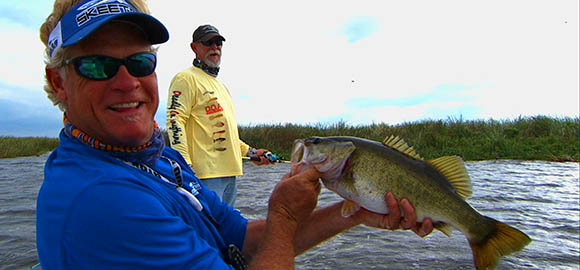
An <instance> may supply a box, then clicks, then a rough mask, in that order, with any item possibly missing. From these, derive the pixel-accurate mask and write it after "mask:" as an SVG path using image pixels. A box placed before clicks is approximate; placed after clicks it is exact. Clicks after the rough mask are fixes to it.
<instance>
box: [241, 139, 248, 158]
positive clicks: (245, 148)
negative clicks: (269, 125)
mask: <svg viewBox="0 0 580 270" xmlns="http://www.w3.org/2000/svg"><path fill="white" fill-rule="evenodd" d="M249 150H250V146H249V145H248V144H247V143H245V142H244V141H242V140H241V139H240V152H241V153H242V157H245V156H246V154H248V151H249Z"/></svg>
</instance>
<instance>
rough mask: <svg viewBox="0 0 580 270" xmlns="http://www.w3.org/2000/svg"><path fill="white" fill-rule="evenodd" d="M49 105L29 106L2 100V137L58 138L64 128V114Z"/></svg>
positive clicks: (0, 132) (0, 129)
mask: <svg viewBox="0 0 580 270" xmlns="http://www.w3.org/2000/svg"><path fill="white" fill-rule="evenodd" d="M47 103H48V102H47ZM47 103H44V104H42V103H41V104H28V103H25V102H18V101H14V100H6V99H0V115H3V117H1V118H0V135H1V136H31V137H57V136H58V132H59V131H60V129H61V128H62V112H60V111H59V110H58V109H57V108H55V107H53V106H51V105H49V104H47Z"/></svg>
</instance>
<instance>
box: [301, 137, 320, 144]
mask: <svg viewBox="0 0 580 270" xmlns="http://www.w3.org/2000/svg"><path fill="white" fill-rule="evenodd" d="M321 141H322V139H321V138H319V137H310V138H308V139H306V140H304V142H305V143H307V144H318V143H320V142H321Z"/></svg>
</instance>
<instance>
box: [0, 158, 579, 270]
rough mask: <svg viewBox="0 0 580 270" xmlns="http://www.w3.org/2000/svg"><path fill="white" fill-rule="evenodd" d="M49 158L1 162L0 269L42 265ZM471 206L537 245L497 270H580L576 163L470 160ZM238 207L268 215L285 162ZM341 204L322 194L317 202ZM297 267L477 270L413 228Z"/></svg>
mask: <svg viewBox="0 0 580 270" xmlns="http://www.w3.org/2000/svg"><path fill="white" fill-rule="evenodd" d="M46 157H47V156H46V155H44V156H41V157H26V158H14V159H0V269H28V268H29V267H30V266H32V265H34V264H35V263H36V261H37V257H36V256H37V254H36V247H35V231H36V229H35V208H36V205H35V204H36V195H37V193H38V189H39V188H40V185H41V183H42V178H43V171H42V169H43V165H44V162H45V160H46ZM467 169H468V171H469V173H470V176H471V179H472V182H473V193H474V194H473V197H472V198H471V199H469V203H470V204H471V205H472V206H473V207H474V208H476V209H478V211H479V212H480V213H482V214H484V215H487V216H490V217H493V218H495V219H498V220H501V221H503V222H506V223H508V224H510V225H512V226H515V227H516V228H518V229H520V230H522V231H524V232H525V233H527V234H528V235H529V236H530V237H531V238H532V239H533V242H532V243H531V244H530V245H528V246H527V247H526V248H525V249H524V250H522V251H520V252H517V253H515V254H512V255H511V256H508V257H505V258H504V259H503V260H502V261H501V262H500V264H499V266H498V269H506V270H507V269H574V270H578V269H580V263H579V260H580V244H579V243H580V196H579V193H580V186H579V174H580V173H579V170H580V167H579V164H578V163H555V162H538V161H512V160H509V161H504V160H502V161H481V162H468V163H467ZM244 170H245V175H244V176H243V177H242V178H241V179H240V182H239V194H238V201H237V206H238V208H239V209H240V211H242V213H243V214H244V215H245V216H247V217H249V218H261V217H264V215H265V213H266V206H267V201H268V196H269V194H270V192H271V191H272V189H273V187H274V185H275V184H276V182H277V181H278V180H279V179H280V178H281V177H282V176H283V175H284V174H285V173H286V172H287V171H288V170H289V166H288V165H287V164H277V165H274V166H261V167H258V166H255V165H253V164H252V163H245V164H244ZM337 200H339V197H338V196H336V195H335V194H333V193H331V192H329V191H328V190H325V189H323V191H322V193H321V196H320V202H319V205H321V206H322V205H326V204H329V203H331V202H334V201H337ZM296 262H297V263H296V268H297V269H474V267H473V263H472V255H471V249H470V248H469V245H468V243H467V241H466V239H465V237H464V236H463V235H462V234H461V233H460V232H459V231H454V232H453V235H452V236H451V237H450V238H448V237H446V236H445V235H443V234H442V233H439V232H434V233H433V234H432V235H430V236H429V237H427V238H425V239H421V238H419V237H417V236H416V235H415V234H413V233H411V232H407V231H398V232H391V231H383V230H377V229H373V228H368V227H364V226H359V227H356V228H353V229H351V230H349V231H347V232H344V233H342V234H341V235H338V236H336V237H334V238H333V239H331V240H329V241H327V242H324V243H323V244H321V245H319V246H317V247H315V248H313V249H311V250H310V251H308V252H306V253H305V254H302V255H300V256H299V257H297V259H296Z"/></svg>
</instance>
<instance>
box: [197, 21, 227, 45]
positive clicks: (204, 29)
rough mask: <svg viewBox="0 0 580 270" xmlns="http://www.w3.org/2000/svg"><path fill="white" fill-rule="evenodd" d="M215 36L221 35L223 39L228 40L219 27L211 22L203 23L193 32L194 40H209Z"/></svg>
mask: <svg viewBox="0 0 580 270" xmlns="http://www.w3.org/2000/svg"><path fill="white" fill-rule="evenodd" d="M214 37H220V38H221V39H222V40H223V41H226V38H224V37H223V36H222V35H220V32H219V31H218V29H217V28H215V27H214V26H211V25H209V24H206V25H202V26H200V27H198V28H197V29H195V31H194V32H193V42H200V41H208V40H210V39H212V38H214Z"/></svg>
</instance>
